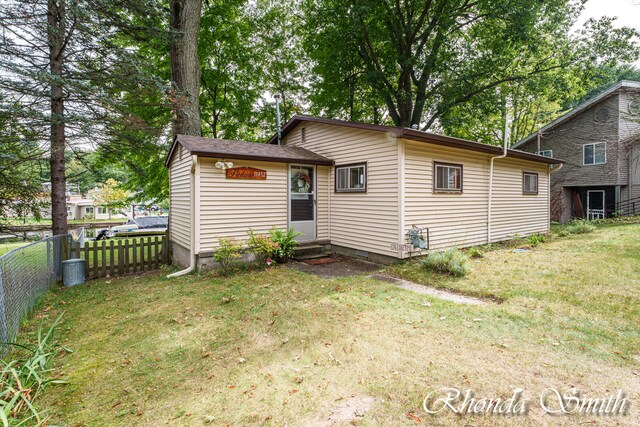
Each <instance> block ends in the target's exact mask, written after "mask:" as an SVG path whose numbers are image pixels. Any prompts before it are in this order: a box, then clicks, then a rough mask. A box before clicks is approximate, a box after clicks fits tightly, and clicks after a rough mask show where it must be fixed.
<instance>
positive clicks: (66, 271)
mask: <svg viewBox="0 0 640 427" xmlns="http://www.w3.org/2000/svg"><path fill="white" fill-rule="evenodd" d="M84 264H85V260H83V259H80V258H73V259H68V260H66V261H62V283H64V285H65V286H75V285H82V284H83V283H84V279H85V277H84Z"/></svg>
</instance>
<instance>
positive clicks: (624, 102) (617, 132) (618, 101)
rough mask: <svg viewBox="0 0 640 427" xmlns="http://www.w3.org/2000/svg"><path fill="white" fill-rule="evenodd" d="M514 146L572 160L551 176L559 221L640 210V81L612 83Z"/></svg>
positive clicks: (555, 215) (553, 204) (554, 215)
mask: <svg viewBox="0 0 640 427" xmlns="http://www.w3.org/2000/svg"><path fill="white" fill-rule="evenodd" d="M514 148H517V149H519V150H523V151H528V152H531V153H538V154H540V155H543V156H548V157H557V158H560V159H563V160H565V161H566V163H565V165H564V167H563V168H562V169H561V170H558V171H557V173H554V174H553V175H552V177H551V188H552V190H551V214H552V218H553V219H554V220H558V221H562V222H566V221H568V220H569V219H571V218H574V217H578V218H603V217H608V216H611V215H615V214H633V213H634V212H635V213H636V214H640V161H639V159H640V82H630V81H622V82H619V83H617V84H615V85H613V86H611V87H609V88H608V89H606V90H605V91H603V92H602V93H600V94H599V95H597V96H595V97H593V98H591V99H589V100H588V101H586V102H584V103H582V104H580V105H578V106H577V107H576V108H574V109H573V110H571V111H569V112H568V113H566V114H565V115H563V116H561V117H560V118H558V119H556V120H554V121H553V122H551V123H549V124H548V125H546V126H545V127H543V128H542V129H541V132H540V135H538V134H537V133H536V134H532V135H529V136H528V137H526V138H524V139H523V140H521V141H519V142H518V143H517V144H515V145H514Z"/></svg>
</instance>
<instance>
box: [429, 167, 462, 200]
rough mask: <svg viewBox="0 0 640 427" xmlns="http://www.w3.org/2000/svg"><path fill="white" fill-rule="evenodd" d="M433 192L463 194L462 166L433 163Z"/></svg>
mask: <svg viewBox="0 0 640 427" xmlns="http://www.w3.org/2000/svg"><path fill="white" fill-rule="evenodd" d="M433 192H434V193H462V165H458V164H452V163H440V162H433Z"/></svg>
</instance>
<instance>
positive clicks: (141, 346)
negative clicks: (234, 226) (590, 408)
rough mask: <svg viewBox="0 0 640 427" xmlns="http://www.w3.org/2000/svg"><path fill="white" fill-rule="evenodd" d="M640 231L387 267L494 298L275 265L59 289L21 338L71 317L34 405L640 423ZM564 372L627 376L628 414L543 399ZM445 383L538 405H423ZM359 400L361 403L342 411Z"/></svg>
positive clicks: (130, 411) (246, 418) (266, 419)
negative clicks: (579, 412)
mask: <svg viewBox="0 0 640 427" xmlns="http://www.w3.org/2000/svg"><path fill="white" fill-rule="evenodd" d="M639 236H640V224H621V225H616V226H601V227H600V228H599V229H598V230H597V231H596V232H594V233H592V234H588V235H580V236H570V237H564V238H554V239H552V240H551V241H550V242H548V243H545V244H542V245H540V246H538V247H536V248H534V249H533V250H532V251H531V252H513V250H512V248H509V247H503V248H501V249H497V250H495V251H491V252H488V253H486V255H485V257H484V258H481V259H475V260H473V261H472V263H473V270H472V273H471V274H470V275H469V276H467V277H466V278H462V279H452V278H448V277H443V276H433V275H431V274H428V273H425V272H424V271H422V270H421V269H420V268H419V267H418V265H417V263H414V262H409V263H404V264H399V265H395V266H392V267H389V268H387V272H388V273H391V274H394V275H398V276H401V277H406V278H410V279H411V280H414V281H416V282H421V283H425V284H429V285H431V286H435V287H439V288H447V289H452V290H455V291H457V292H461V293H466V294H472V295H476V296H483V297H487V298H488V301H489V303H488V304H486V305H484V306H465V305H456V304H453V303H450V302H446V301H442V300H438V299H434V298H430V297H425V296H424V295H418V294H415V293H412V292H410V291H405V290H401V289H398V288H396V287H394V286H393V285H391V284H388V283H382V282H379V281H375V280H372V279H368V278H365V277H350V278H339V279H324V278H319V277H315V276H310V275H306V274H304V273H301V272H298V271H294V270H290V269H287V268H283V267H278V268H275V269H271V270H269V271H260V272H250V273H244V274H240V275H237V276H233V277H230V278H220V277H217V276H216V275H215V274H212V273H208V274H201V275H190V276H187V277H181V278H178V279H173V280H168V279H166V278H165V277H164V275H165V274H166V272H164V273H162V274H148V275H141V276H136V277H126V278H119V279H109V280H100V281H94V282H90V283H87V284H86V285H84V286H80V287H76V288H71V289H64V290H57V291H55V292H53V293H51V294H50V295H49V296H48V297H47V298H46V300H45V301H44V302H43V304H42V306H41V309H40V310H39V311H38V312H37V313H36V316H35V317H34V320H32V321H30V322H28V324H27V325H26V327H25V332H23V337H24V338H26V337H28V336H30V334H32V333H33V330H34V327H35V325H36V323H37V322H38V321H40V320H41V319H44V320H45V321H46V322H51V321H53V319H55V318H56V317H57V316H58V315H59V314H60V313H61V312H64V313H65V314H64V321H63V324H62V326H61V331H60V332H61V338H62V340H63V343H64V345H65V346H66V347H68V348H70V349H71V350H73V352H72V353H64V354H61V355H60V356H59V357H58V358H57V366H58V372H57V375H58V376H60V377H62V378H64V379H67V380H68V381H69V384H67V385H64V386H55V387H52V388H50V389H48V391H47V393H46V395H45V398H44V400H43V401H42V402H41V404H42V405H43V406H44V407H45V408H47V409H48V410H50V411H51V419H50V420H49V423H50V424H56V425H95V426H102V425H110V426H111V425H113V426H130V425H161V424H162V425H164V424H168V425H185V426H186V425H204V424H206V425H285V424H286V425H311V424H314V423H319V424H316V425H326V424H322V422H326V421H327V420H329V421H336V420H337V425H350V424H356V425H394V426H401V425H407V426H414V425H456V426H457V425H461V426H462V425H483V426H502V425H504V426H511V425H531V426H538V425H548V426H555V425H575V426H578V425H628V426H637V425H640V395H639V393H640V376H639V375H640V368H639V366H640V292H639V289H640V239H638V237H639ZM497 301H500V303H498V302H497ZM574 386H575V387H578V388H579V389H580V390H581V391H582V393H583V395H584V396H587V397H604V396H609V395H611V394H612V393H613V392H614V391H617V390H618V389H622V390H623V391H625V392H626V393H627V398H628V399H629V400H630V402H631V406H630V409H629V412H628V414H627V415H626V416H618V417H597V416H591V417H584V418H582V417H578V416H574V415H572V416H564V417H554V416H550V415H546V414H543V413H542V410H541V409H540V405H539V404H538V399H539V394H540V393H541V392H542V391H543V390H544V389H546V388H548V387H556V388H559V389H560V390H561V391H563V392H566V391H569V389H570V388H571V387H574ZM442 387H458V388H462V389H472V390H474V392H475V393H476V394H477V395H478V396H483V397H500V396H501V397H505V398H506V397H510V396H511V394H512V393H513V390H514V389H515V388H522V389H524V395H525V397H527V398H530V399H531V404H530V407H529V412H528V414H527V415H525V416H521V417H518V418H516V419H514V418H511V417H501V416H497V415H492V416H480V415H465V416H457V415H451V414H450V413H446V414H439V415H437V416H430V415H427V414H425V412H424V411H423V410H422V407H421V405H422V400H423V399H424V396H425V395H426V394H427V393H429V392H430V391H432V390H438V389H440V388H442ZM364 402H368V403H367V404H365V403H364ZM359 404H360V405H362V406H363V407H364V409H358V412H360V413H361V415H363V416H362V417H356V419H355V420H353V421H349V420H348V417H347V419H340V418H335V417H336V416H337V415H336V414H338V415H339V414H341V413H343V412H345V411H344V410H342V409H341V407H343V406H345V405H347V406H348V405H355V406H358V405H359ZM347 412H349V411H347ZM350 413H353V411H350ZM331 414H334V415H331ZM329 424H331V423H329Z"/></svg>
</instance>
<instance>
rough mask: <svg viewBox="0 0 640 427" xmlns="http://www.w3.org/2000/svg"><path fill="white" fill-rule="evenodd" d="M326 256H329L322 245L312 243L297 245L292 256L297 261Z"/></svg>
mask: <svg viewBox="0 0 640 427" xmlns="http://www.w3.org/2000/svg"><path fill="white" fill-rule="evenodd" d="M324 256H327V254H325V253H324V248H323V247H322V246H320V245H314V244H310V245H300V246H297V247H296V249H295V251H294V254H293V257H292V258H293V259H295V260H296V261H302V260H305V259H314V258H321V257H324Z"/></svg>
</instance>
